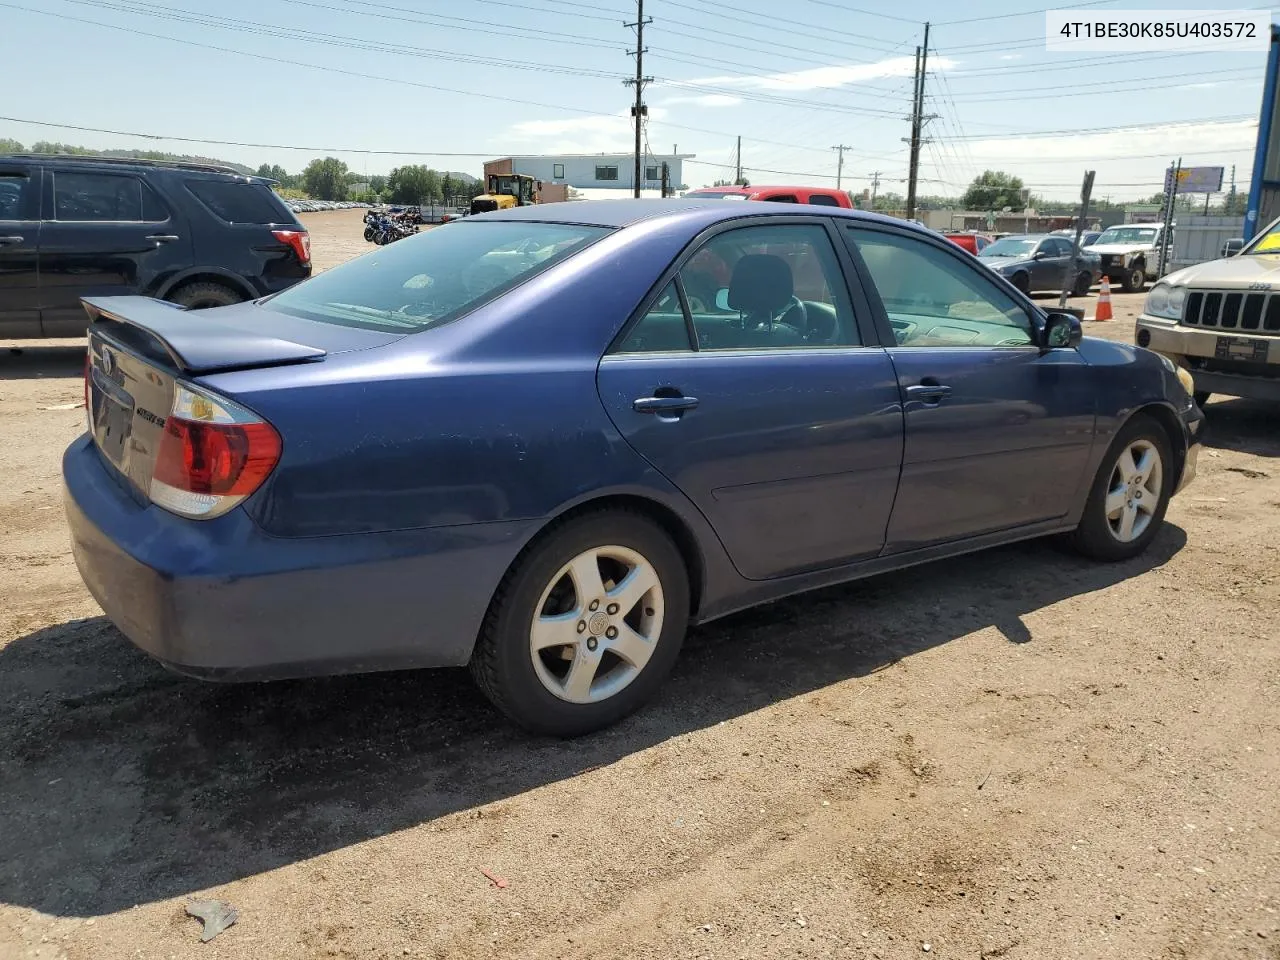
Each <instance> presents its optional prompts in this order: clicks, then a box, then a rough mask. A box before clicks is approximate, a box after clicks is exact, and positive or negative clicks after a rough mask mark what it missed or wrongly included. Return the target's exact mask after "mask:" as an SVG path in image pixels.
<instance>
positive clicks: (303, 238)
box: [271, 230, 311, 267]
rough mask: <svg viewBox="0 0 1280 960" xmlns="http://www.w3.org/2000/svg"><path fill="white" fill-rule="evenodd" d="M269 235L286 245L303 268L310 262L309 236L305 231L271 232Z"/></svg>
mask: <svg viewBox="0 0 1280 960" xmlns="http://www.w3.org/2000/svg"><path fill="white" fill-rule="evenodd" d="M271 235H272V236H273V237H275V238H276V239H277V240H279V241H280V242H281V243H287V244H288V245H289V246H291V247H292V248H293V252H294V253H296V254H297V255H298V262H299V263H301V264H302V265H303V266H304V267H305V266H306V265H307V264H308V263H310V262H311V234H309V233H307V231H305V230H272V231H271Z"/></svg>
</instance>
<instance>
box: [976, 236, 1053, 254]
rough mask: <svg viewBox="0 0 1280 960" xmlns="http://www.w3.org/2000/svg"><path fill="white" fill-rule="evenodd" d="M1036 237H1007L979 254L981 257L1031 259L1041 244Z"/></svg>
mask: <svg viewBox="0 0 1280 960" xmlns="http://www.w3.org/2000/svg"><path fill="white" fill-rule="evenodd" d="M1039 242H1040V241H1039V239H1037V238H1036V237H1005V238H1004V239H1003V240H997V241H996V242H995V243H993V244H991V246H989V247H986V248H984V249H983V251H982V252H981V253H980V254H978V256H980V257H1029V256H1031V254H1032V253H1033V252H1034V251H1035V249H1036V244H1037V243H1039Z"/></svg>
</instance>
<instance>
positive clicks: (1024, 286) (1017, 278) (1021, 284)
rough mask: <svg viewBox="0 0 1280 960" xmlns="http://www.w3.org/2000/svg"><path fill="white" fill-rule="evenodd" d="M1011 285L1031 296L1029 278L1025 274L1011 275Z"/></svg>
mask: <svg viewBox="0 0 1280 960" xmlns="http://www.w3.org/2000/svg"><path fill="white" fill-rule="evenodd" d="M1013 285H1014V286H1015V287H1017V288H1018V289H1019V290H1020V291H1022V292H1023V293H1025V294H1027V295H1028V296H1030V295H1031V278H1030V277H1029V276H1027V275H1026V274H1025V273H1015V274H1014V275H1013Z"/></svg>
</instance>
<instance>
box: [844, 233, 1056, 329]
mask: <svg viewBox="0 0 1280 960" xmlns="http://www.w3.org/2000/svg"><path fill="white" fill-rule="evenodd" d="M846 229H847V231H848V234H847V235H848V237H849V239H850V240H851V241H852V242H853V244H854V246H855V247H856V249H857V251H858V253H859V254H861V256H862V260H863V262H864V263H865V264H866V267H867V272H868V273H869V274H870V275H871V281H872V283H873V284H874V286H875V290H876V292H877V293H878V294H879V296H880V300H881V302H882V303H883V304H884V308H885V312H886V313H887V314H888V315H889V323H890V325H891V326H892V327H893V333H894V338H895V339H896V340H897V342H898V345H899V346H904V347H955V346H993V347H994V346H1026V345H1031V344H1033V343H1034V342H1035V341H1034V339H1033V338H1032V326H1031V319H1030V317H1028V316H1027V313H1026V311H1025V310H1023V309H1022V307H1021V306H1019V305H1018V303H1017V301H1015V300H1014V299H1013V298H1012V297H1010V296H1008V295H1007V294H1005V293H1004V291H1002V290H1001V289H1000V288H999V287H997V286H996V285H995V283H994V282H992V281H991V280H990V279H988V278H987V277H986V276H984V275H983V274H982V272H981V270H982V269H983V268H981V267H978V266H977V265H976V264H974V265H973V266H969V265H968V264H966V263H964V262H963V260H961V259H960V258H959V257H956V256H954V255H952V254H949V253H947V252H945V251H943V250H939V249H937V248H936V247H934V246H933V245H932V244H930V243H927V242H926V241H924V240H918V239H916V238H914V237H905V236H901V235H899V234H891V233H881V232H878V231H872V230H866V229H856V228H846ZM1000 242H1002V241H998V242H997V243H993V244H992V245H991V246H989V247H987V250H986V251H984V252H989V251H991V250H994V249H995V248H996V247H997V246H999V243H1000ZM1032 242H1033V243H1034V241H1032Z"/></svg>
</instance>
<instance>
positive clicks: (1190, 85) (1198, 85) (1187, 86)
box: [1173, 81, 1222, 90]
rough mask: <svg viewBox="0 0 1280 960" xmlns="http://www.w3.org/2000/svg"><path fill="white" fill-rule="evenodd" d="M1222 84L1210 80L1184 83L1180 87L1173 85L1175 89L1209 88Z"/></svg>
mask: <svg viewBox="0 0 1280 960" xmlns="http://www.w3.org/2000/svg"><path fill="white" fill-rule="evenodd" d="M1220 86H1222V84H1221V83H1220V82H1218V81H1210V82H1209V83H1184V84H1182V86H1180V87H1174V88H1173V89H1175V90H1209V89H1212V88H1213V87H1220Z"/></svg>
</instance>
